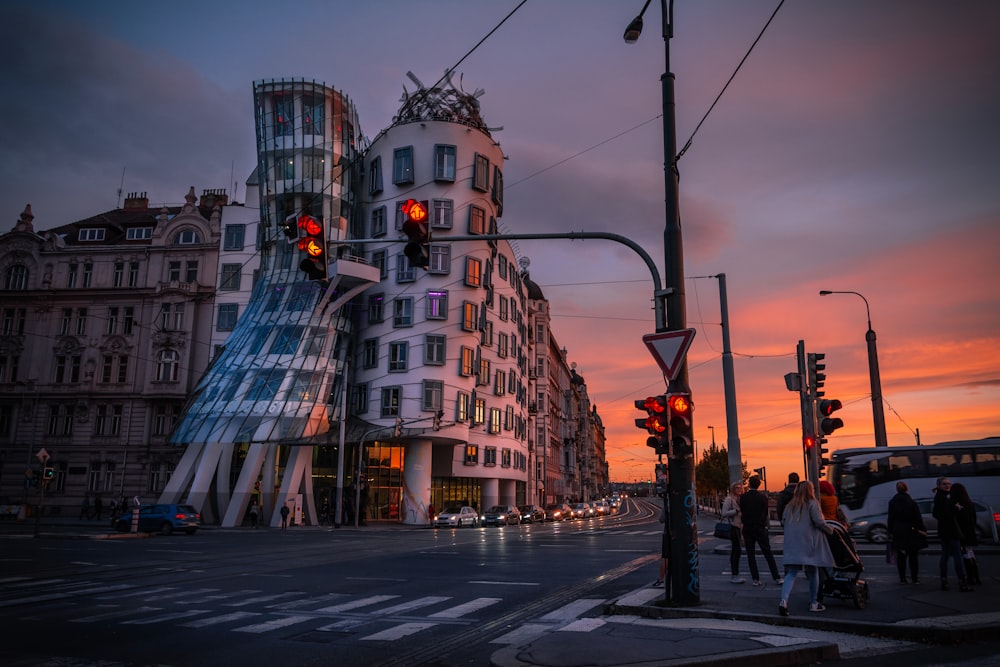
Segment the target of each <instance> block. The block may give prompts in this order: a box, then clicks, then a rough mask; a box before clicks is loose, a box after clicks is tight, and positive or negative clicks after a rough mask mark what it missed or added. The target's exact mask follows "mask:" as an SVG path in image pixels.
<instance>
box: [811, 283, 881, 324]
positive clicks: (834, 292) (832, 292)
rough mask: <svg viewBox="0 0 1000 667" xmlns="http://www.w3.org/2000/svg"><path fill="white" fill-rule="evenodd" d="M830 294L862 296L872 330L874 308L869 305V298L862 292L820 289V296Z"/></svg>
mask: <svg viewBox="0 0 1000 667" xmlns="http://www.w3.org/2000/svg"><path fill="white" fill-rule="evenodd" d="M828 294H855V295H857V296H860V297H861V300H862V301H864V302H865V315H866V316H867V318H868V330H869V331H871V330H872V310H871V308H870V307H869V306H868V299H866V298H865V295H864V294H862V293H861V292H851V291H835V290H828V289H824V290H820V291H819V295H820V296H826V295H828Z"/></svg>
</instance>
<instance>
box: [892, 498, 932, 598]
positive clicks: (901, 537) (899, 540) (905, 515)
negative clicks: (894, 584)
mask: <svg viewBox="0 0 1000 667" xmlns="http://www.w3.org/2000/svg"><path fill="white" fill-rule="evenodd" d="M908 491H909V487H907V486H906V482H896V495H895V496H893V497H892V499H891V500H890V501H889V518H888V524H889V534H890V535H891V536H892V548H893V550H895V552H896V569H898V570H899V583H901V584H905V583H906V566H907V564H909V566H910V581H912V582H913V583H915V584H919V583H920V579H919V576H918V575H917V572H918V571H919V560H918V557H919V553H920V550H921V549H923V548H924V547H925V546H927V528H925V527H924V518H923V516H921V514H920V507H918V506H917V501H915V500H914V499H913V498H911V497H910V494H909V493H908Z"/></svg>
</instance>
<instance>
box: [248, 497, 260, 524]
mask: <svg viewBox="0 0 1000 667" xmlns="http://www.w3.org/2000/svg"><path fill="white" fill-rule="evenodd" d="M259 517H260V508H259V507H257V503H256V502H255V503H254V504H252V505H251V506H250V527H251V528H256V527H257V519H258V518H259Z"/></svg>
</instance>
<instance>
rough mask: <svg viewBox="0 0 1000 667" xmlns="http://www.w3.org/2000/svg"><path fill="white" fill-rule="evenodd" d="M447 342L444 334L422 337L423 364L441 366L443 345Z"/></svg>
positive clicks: (442, 363)
mask: <svg viewBox="0 0 1000 667" xmlns="http://www.w3.org/2000/svg"><path fill="white" fill-rule="evenodd" d="M447 340H448V338H447V336H445V335H444V334H427V335H426V336H424V363H425V364H427V365H428V366H443V365H444V363H445V343H446V341H447Z"/></svg>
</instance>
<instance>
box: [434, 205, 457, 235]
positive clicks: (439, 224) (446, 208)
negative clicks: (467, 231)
mask: <svg viewBox="0 0 1000 667" xmlns="http://www.w3.org/2000/svg"><path fill="white" fill-rule="evenodd" d="M454 206H455V203H454V202H453V201H452V200H450V199H434V200H432V201H431V228H432V229H451V225H452V217H453V211H454Z"/></svg>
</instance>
